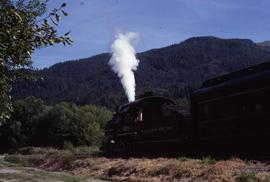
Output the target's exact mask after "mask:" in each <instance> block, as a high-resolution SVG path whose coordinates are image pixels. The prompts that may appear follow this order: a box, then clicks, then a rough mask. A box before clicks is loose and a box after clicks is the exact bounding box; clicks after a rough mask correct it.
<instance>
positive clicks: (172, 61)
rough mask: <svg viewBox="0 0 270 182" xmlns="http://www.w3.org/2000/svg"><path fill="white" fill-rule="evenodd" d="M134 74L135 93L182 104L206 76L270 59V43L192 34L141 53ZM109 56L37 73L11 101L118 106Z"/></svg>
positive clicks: (116, 81) (19, 87)
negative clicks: (31, 100) (152, 94)
mask: <svg viewBox="0 0 270 182" xmlns="http://www.w3.org/2000/svg"><path fill="white" fill-rule="evenodd" d="M137 56H138V58H139V59H140V64H139V67H138V70H137V71H136V72H135V77H136V89H137V91H136V92H137V95H140V94H142V93H144V92H145V91H154V94H156V95H163V96H168V97H170V98H173V99H175V100H177V102H178V103H180V104H182V105H183V106H187V105H188V95H189V93H190V92H191V91H192V90H193V89H195V88H198V87H199V86H200V84H201V83H202V82H203V81H205V80H206V79H209V78H212V77H216V76H219V75H223V74H226V73H229V72H232V71H236V70H239V69H242V68H245V67H248V66H251V65H255V64H258V63H262V62H265V61H268V60H270V48H269V46H268V44H267V42H265V43H261V44H256V43H254V42H253V41H251V40H248V39H221V38H216V37H194V38H190V39H187V40H185V41H183V42H181V43H179V44H174V45H171V46H168V47H164V48H160V49H153V50H149V51H146V52H142V53H139V54H138V55H137ZM109 59H110V54H108V53H104V54H100V55H96V56H93V57H90V58H86V59H80V60H75V61H67V62H63V63H58V64H55V65H53V66H51V67H49V68H45V69H42V70H39V71H36V73H37V75H38V77H37V80H35V81H29V80H28V81H20V82H18V83H16V84H15V85H14V88H13V99H14V100H17V99H23V98H25V97H28V96H34V97H36V98H41V99H42V100H44V101H45V102H46V103H48V104H56V103H59V102H61V101H66V102H73V103H76V104H78V105H85V104H95V105H100V106H105V107H107V108H110V109H114V108H115V106H116V105H119V104H123V103H125V102H127V100H126V98H125V96H124V91H123V89H122V87H121V84H120V82H119V79H118V78H117V76H116V74H115V73H113V72H112V71H111V69H110V67H109V65H108V64H107V63H108V61H109Z"/></svg>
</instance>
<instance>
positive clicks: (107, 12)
mask: <svg viewBox="0 0 270 182" xmlns="http://www.w3.org/2000/svg"><path fill="white" fill-rule="evenodd" d="M62 2H66V3H67V7H66V11H67V12H68V14H69V16H68V17H63V18H62V21H61V23H60V27H59V31H60V33H62V34H64V33H65V32H67V31H69V30H70V31H71V34H70V36H71V37H72V39H73V40H74V45H73V46H66V47H64V46H61V45H58V46H54V47H50V48H43V49H40V50H37V51H36V53H35V54H34V56H33V61H34V66H36V67H38V68H44V67H49V66H51V65H52V64H55V63H57V62H61V61H67V60H76V59H80V58H86V57H90V56H92V55H95V54H99V53H103V52H109V51H110V45H111V43H112V41H113V39H114V37H115V34H116V33H117V32H127V31H135V32H139V33H140V34H141V42H140V44H139V46H138V47H137V50H138V52H141V51H145V50H148V49H152V48H159V47H164V46H168V45H171V44H174V43H179V42H181V41H183V40H185V39H187V38H189V37H194V36H205V35H212V36H218V37H222V38H249V39H252V40H253V41H255V42H259V41H264V40H269V39H270V20H269V18H270V1H269V0H65V1H64V0H63V1H62V0H50V1H49V9H52V8H54V7H58V6H60V5H61V4H62Z"/></svg>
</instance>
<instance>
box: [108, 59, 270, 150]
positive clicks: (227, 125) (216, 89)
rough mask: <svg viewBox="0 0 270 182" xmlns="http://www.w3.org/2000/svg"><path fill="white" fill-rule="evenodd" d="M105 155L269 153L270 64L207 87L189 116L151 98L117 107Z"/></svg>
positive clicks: (170, 103) (163, 100) (199, 93)
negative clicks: (167, 152)
mask: <svg viewBox="0 0 270 182" xmlns="http://www.w3.org/2000/svg"><path fill="white" fill-rule="evenodd" d="M105 136H106V142H105V145H104V149H105V151H108V152H128V153H130V152H134V151H153V150H155V151H157V150H158V151H163V150H175V151H184V150H189V151H198V150H200V151H202V150H203V151H204V150H206V151H220V152H222V153H226V152H228V153H230V152H235V151H240V152H255V153H267V152H269V150H268V148H269V147H268V142H269V139H270V62H267V63H263V64H260V65H257V66H254V67H250V68H247V69H244V70H241V71H237V72H233V73H230V74H227V75H224V76H221V77H217V78H214V79H211V80H208V81H206V82H204V83H203V84H202V86H201V88H200V89H198V90H196V91H195V92H193V93H192V94H191V106H190V111H186V110H182V109H181V108H179V107H177V106H176V105H175V103H174V102H173V101H172V100H170V99H168V98H164V97H155V96H148V97H144V98H141V99H138V100H136V101H135V102H132V103H129V104H126V105H123V106H121V107H119V108H118V110H117V111H116V114H115V115H114V117H113V119H112V120H111V121H109V122H108V123H107V126H106V129H105Z"/></svg>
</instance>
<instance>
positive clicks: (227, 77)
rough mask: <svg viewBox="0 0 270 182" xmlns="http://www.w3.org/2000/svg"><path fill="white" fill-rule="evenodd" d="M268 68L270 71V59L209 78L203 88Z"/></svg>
mask: <svg viewBox="0 0 270 182" xmlns="http://www.w3.org/2000/svg"><path fill="white" fill-rule="evenodd" d="M267 70H269V71H270V61H269V62H265V63H261V64H258V65H256V66H252V67H248V68H246V69H243V70H240V71H236V72H232V73H229V74H226V75H222V76H219V77H216V78H213V79H210V80H207V81H205V82H204V83H203V84H202V86H201V88H206V87H211V86H214V85H218V84H221V83H224V82H226V81H230V80H233V79H237V78H241V77H245V76H249V75H253V74H256V73H259V72H263V71H267Z"/></svg>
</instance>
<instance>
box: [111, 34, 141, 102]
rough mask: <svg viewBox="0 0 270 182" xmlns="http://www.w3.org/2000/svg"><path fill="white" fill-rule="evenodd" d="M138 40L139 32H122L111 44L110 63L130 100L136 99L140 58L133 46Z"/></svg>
mask: <svg viewBox="0 0 270 182" xmlns="http://www.w3.org/2000/svg"><path fill="white" fill-rule="evenodd" d="M138 41H139V34H138V33H134V32H128V33H126V34H122V33H120V34H118V35H117V36H116V39H115V41H114V42H113V44H112V46H111V49H112V57H111V59H110V61H109V65H110V66H111V69H112V70H113V71H114V72H115V73H116V74H117V75H118V77H119V78H120V80H121V83H122V85H123V88H124V89H125V93H126V95H127V97H128V101H129V102H132V101H134V100H135V77H134V71H136V70H137V66H138V65H139V60H138V59H137V58H136V52H135V49H134V47H133V46H135V44H137V43H138Z"/></svg>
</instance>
